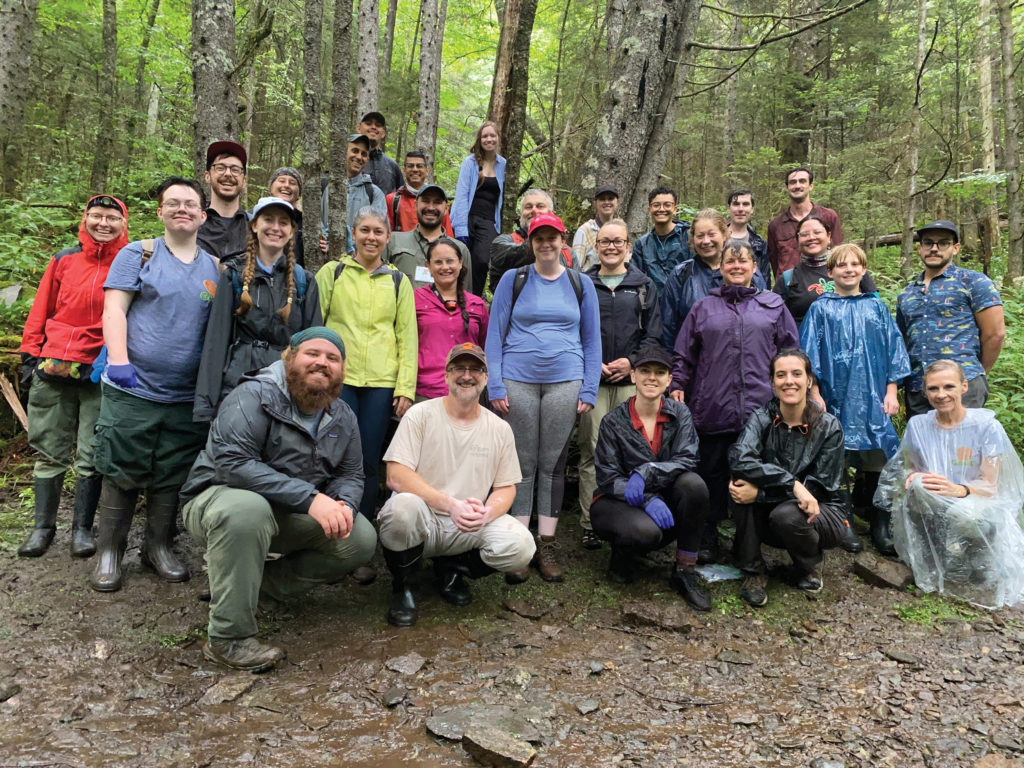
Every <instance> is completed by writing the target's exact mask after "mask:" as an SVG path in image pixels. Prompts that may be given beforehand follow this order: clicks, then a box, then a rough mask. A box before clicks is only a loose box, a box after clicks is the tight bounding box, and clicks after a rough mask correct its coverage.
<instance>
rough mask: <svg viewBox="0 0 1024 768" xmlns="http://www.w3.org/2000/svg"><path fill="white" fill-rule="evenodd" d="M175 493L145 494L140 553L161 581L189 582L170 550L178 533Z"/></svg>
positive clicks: (176, 493)
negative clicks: (144, 524)
mask: <svg viewBox="0 0 1024 768" xmlns="http://www.w3.org/2000/svg"><path fill="white" fill-rule="evenodd" d="M177 517H178V491H177V489H175V490H173V491H170V492H168V491H163V492H161V493H154V492H152V491H149V492H148V493H147V495H146V527H145V533H144V536H143V540H142V551H141V552H140V553H139V556H140V558H141V559H142V562H143V564H145V565H148V566H149V567H150V568H152V569H153V570H154V571H156V574H157V576H159V577H160V578H161V579H163V580H164V581H170V582H172V583H176V582H180V581H188V578H189V573H188V568H186V567H185V565H184V563H182V562H181V561H180V560H179V559H178V558H177V557H176V556H175V554H174V552H172V551H171V544H172V543H173V541H174V534H176V533H177V532H178V526H177V522H176V521H177Z"/></svg>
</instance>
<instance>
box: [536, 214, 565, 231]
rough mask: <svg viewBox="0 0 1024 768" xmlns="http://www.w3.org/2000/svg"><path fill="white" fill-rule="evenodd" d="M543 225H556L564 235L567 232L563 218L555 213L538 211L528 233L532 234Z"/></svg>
mask: <svg viewBox="0 0 1024 768" xmlns="http://www.w3.org/2000/svg"><path fill="white" fill-rule="evenodd" d="M541 227H554V228H555V229H557V230H558V231H559V232H561V233H562V234H563V235H564V234H565V224H563V223H562V220H561V219H560V218H558V217H557V216H555V214H553V213H538V214H537V215H536V216H534V217H533V218H532V219H531V220H530V229H529V232H528V233H527V234H528V235H532V234H533V233H534V232H536V231H537V230H538V229H540V228H541Z"/></svg>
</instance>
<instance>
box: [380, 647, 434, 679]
mask: <svg viewBox="0 0 1024 768" xmlns="http://www.w3.org/2000/svg"><path fill="white" fill-rule="evenodd" d="M426 663H427V660H426V659H424V658H423V657H422V656H420V655H419V654H418V653H416V652H415V651H413V652H412V653H410V654H408V655H406V656H395V657H394V658H392V659H388V660H387V661H385V662H384V666H385V667H387V668H388V669H390V670H391V671H392V672H398V673H399V674H400V675H415V674H416V673H417V672H419V671H420V670H421V669H423V665H424V664H426Z"/></svg>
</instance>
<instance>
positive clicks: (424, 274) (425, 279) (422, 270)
mask: <svg viewBox="0 0 1024 768" xmlns="http://www.w3.org/2000/svg"><path fill="white" fill-rule="evenodd" d="M416 282H417V283H428V284H429V283H433V282H434V278H432V277H431V276H430V270H429V269H427V268H426V267H416Z"/></svg>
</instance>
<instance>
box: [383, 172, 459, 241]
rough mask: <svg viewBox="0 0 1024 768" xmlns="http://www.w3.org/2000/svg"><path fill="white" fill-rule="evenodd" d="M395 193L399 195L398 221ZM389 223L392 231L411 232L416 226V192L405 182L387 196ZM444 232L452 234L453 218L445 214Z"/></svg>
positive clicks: (450, 235) (449, 235)
mask: <svg viewBox="0 0 1024 768" xmlns="http://www.w3.org/2000/svg"><path fill="white" fill-rule="evenodd" d="M395 195H398V221H397V222H396V221H395ZM387 206H388V223H389V224H390V225H391V231H392V232H410V231H411V230H413V229H415V228H416V194H415V193H414V192H410V191H409V190H408V189H406V187H405V184H403V185H402V186H400V187H399V188H398V189H396V190H395V191H394V192H392V193H391V194H389V195H388V196H387ZM443 226H444V233H445V234H446V235H448V237H453V236H454V235H452V220H451V218H449V216H448V214H447V213H446V214H445V215H444V222H443Z"/></svg>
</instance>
